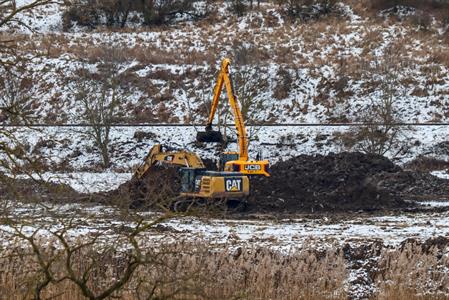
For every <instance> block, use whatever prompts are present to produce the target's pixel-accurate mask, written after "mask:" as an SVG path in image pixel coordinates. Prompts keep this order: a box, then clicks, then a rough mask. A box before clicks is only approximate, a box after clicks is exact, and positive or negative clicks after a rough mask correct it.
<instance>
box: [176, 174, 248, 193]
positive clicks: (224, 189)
mask: <svg viewBox="0 0 449 300" xmlns="http://www.w3.org/2000/svg"><path fill="white" fill-rule="evenodd" d="M219 173H222V174H219ZM224 173H225V172H217V174H216V175H215V176H208V175H202V176H201V177H200V181H199V182H197V183H196V184H198V185H199V186H198V189H197V190H195V189H194V191H193V192H192V191H190V192H182V193H181V196H184V197H186V198H207V199H241V198H245V197H247V196H248V195H249V179H248V177H247V176H226V174H224Z"/></svg>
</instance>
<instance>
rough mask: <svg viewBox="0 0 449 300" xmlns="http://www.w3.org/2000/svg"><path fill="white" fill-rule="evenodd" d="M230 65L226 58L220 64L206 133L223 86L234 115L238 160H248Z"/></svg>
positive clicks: (243, 124) (241, 117)
mask: <svg viewBox="0 0 449 300" xmlns="http://www.w3.org/2000/svg"><path fill="white" fill-rule="evenodd" d="M230 64H231V62H230V60H229V59H227V58H225V59H224V60H223V62H222V63H221V69H220V73H219V75H218V79H217V83H216V84H215V88H214V98H213V99H212V107H211V110H210V114H209V119H208V121H207V125H206V131H207V130H212V122H213V120H214V117H215V112H216V111H217V107H218V101H219V99H220V95H221V92H222V90H223V86H225V87H226V92H227V94H228V98H229V104H230V105H231V108H232V113H233V114H234V120H235V128H236V130H237V136H238V143H239V157H240V160H248V135H247V133H246V128H245V123H244V121H243V116H242V112H241V110H240V107H239V104H238V102H237V100H236V97H235V95H234V87H233V84H232V79H231V76H230V74H229V65H230Z"/></svg>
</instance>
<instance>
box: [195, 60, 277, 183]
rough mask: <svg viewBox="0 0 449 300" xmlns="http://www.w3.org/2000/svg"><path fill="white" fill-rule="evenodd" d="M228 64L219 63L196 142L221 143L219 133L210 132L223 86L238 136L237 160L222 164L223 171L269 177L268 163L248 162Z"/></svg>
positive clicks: (241, 118) (244, 134) (242, 128)
mask: <svg viewBox="0 0 449 300" xmlns="http://www.w3.org/2000/svg"><path fill="white" fill-rule="evenodd" d="M230 64H231V61H230V60H229V59H228V58H225V59H223V61H222V63H221V69H220V73H219V74H218V79H217V83H216V84H215V88H214V97H213V99H212V106H211V110H210V114H209V118H208V120H207V124H206V131H205V132H198V135H197V141H199V142H222V135H221V133H220V132H219V131H214V130H212V122H213V120H214V117H215V113H216V111H217V107H218V101H219V99H220V95H221V92H222V90H223V86H225V87H226V92H227V95H228V99H229V104H230V106H231V108H232V113H233V115H234V121H235V128H236V130H237V136H238V146H239V152H238V159H237V160H228V161H226V162H225V163H224V169H225V171H236V172H242V173H243V174H250V175H265V176H270V175H269V173H268V166H269V162H268V161H266V160H264V161H248V135H247V133H246V128H245V122H244V120H243V115H242V112H241V110H240V107H239V104H238V102H237V99H236V96H235V95H234V87H233V84H232V79H231V76H230V73H229V66H230Z"/></svg>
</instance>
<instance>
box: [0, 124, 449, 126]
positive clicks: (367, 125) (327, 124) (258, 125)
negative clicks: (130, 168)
mask: <svg viewBox="0 0 449 300" xmlns="http://www.w3.org/2000/svg"><path fill="white" fill-rule="evenodd" d="M245 125H246V126H255V127H349V126H355V127H364V126H396V127H399V126H411V127H426V126H449V123H390V124H385V123H283V124H273V123H260V124H259V123H257V124H245ZM94 126H95V127H108V126H109V127H201V126H205V124H198V123H194V124H179V123H174V124H172V123H140V124H125V123H124V124H120V123H116V124H89V123H69V124H44V123H35V124H0V127H94ZM214 126H217V124H214Z"/></svg>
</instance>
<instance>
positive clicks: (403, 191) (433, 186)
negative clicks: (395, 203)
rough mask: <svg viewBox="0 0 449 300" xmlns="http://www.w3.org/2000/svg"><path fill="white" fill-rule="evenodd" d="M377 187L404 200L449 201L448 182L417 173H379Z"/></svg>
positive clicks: (423, 173)
mask: <svg viewBox="0 0 449 300" xmlns="http://www.w3.org/2000/svg"><path fill="white" fill-rule="evenodd" d="M375 179H376V180H377V181H378V185H379V186H380V187H382V188H383V189H386V190H389V191H390V192H391V193H392V194H394V195H397V196H400V197H401V198H403V199H406V200H438V199H446V200H447V199H449V180H447V179H443V178H439V177H436V176H433V175H432V174H430V173H426V172H418V171H401V172H397V173H381V174H377V175H376V176H375Z"/></svg>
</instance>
